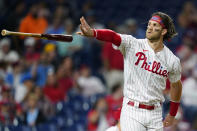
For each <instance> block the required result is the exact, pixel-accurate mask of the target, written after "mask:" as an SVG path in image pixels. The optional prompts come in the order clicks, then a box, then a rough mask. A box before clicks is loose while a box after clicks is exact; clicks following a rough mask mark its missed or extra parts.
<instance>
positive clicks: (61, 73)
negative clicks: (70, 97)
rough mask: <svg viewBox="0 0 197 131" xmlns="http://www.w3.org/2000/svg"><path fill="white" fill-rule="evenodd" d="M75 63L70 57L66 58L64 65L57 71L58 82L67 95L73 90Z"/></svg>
mask: <svg viewBox="0 0 197 131" xmlns="http://www.w3.org/2000/svg"><path fill="white" fill-rule="evenodd" d="M72 75H73V63H72V59H71V58H70V57H66V58H64V59H63V61H62V64H61V65H60V66H59V68H58V70H57V74H56V76H57V82H58V84H59V86H60V88H61V90H62V92H64V93H65V94H67V92H68V91H69V90H70V89H71V88H72V86H73V80H72Z"/></svg>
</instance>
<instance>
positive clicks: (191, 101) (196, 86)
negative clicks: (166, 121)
mask: <svg viewBox="0 0 197 131" xmlns="http://www.w3.org/2000/svg"><path fill="white" fill-rule="evenodd" d="M196 91H197V68H194V69H193V70H192V76H190V77H188V78H187V79H186V80H185V81H184V82H183V91H182V92H183V96H182V102H183V111H184V118H186V120H188V121H189V122H193V121H194V120H195V119H196V117H197V102H196V99H197V94H196Z"/></svg>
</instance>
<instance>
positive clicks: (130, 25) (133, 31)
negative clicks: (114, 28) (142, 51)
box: [125, 18, 145, 39]
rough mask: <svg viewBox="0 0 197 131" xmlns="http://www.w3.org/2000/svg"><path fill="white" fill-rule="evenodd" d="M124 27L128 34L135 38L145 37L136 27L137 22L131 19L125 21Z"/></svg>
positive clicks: (143, 32)
mask: <svg viewBox="0 0 197 131" xmlns="http://www.w3.org/2000/svg"><path fill="white" fill-rule="evenodd" d="M125 25H126V28H127V31H128V33H127V34H130V35H132V36H134V37H135V38H138V39H142V38H144V37H145V31H144V30H143V29H140V28H139V27H138V25H137V21H136V20H135V19H133V18H129V19H127V20H126V21H125Z"/></svg>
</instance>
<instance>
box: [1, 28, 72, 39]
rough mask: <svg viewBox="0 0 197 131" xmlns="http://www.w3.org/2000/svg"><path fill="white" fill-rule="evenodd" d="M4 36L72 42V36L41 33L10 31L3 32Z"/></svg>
mask: <svg viewBox="0 0 197 131" xmlns="http://www.w3.org/2000/svg"><path fill="white" fill-rule="evenodd" d="M1 35H2V36H6V35H13V36H27V37H36V38H39V39H47V40H55V41H63V42H72V40H73V37H72V35H62V34H39V33H23V32H13V31H8V30H5V29H4V30H2V31H1Z"/></svg>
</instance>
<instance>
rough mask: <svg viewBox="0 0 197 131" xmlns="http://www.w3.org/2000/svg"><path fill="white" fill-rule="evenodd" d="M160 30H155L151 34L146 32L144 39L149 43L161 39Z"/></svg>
mask: <svg viewBox="0 0 197 131" xmlns="http://www.w3.org/2000/svg"><path fill="white" fill-rule="evenodd" d="M161 34H162V30H157V29H155V30H154V31H152V32H151V34H149V33H148V31H146V38H147V39H148V40H150V41H158V40H159V39H160V37H161Z"/></svg>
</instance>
